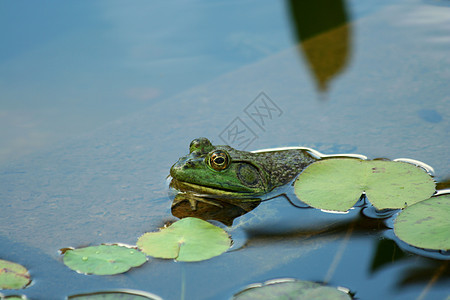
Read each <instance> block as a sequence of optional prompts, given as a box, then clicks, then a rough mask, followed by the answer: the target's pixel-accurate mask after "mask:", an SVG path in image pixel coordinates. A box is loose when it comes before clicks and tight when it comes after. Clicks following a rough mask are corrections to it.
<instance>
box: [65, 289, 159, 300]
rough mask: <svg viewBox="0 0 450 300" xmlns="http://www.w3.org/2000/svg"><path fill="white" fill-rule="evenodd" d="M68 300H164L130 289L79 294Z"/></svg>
mask: <svg viewBox="0 0 450 300" xmlns="http://www.w3.org/2000/svg"><path fill="white" fill-rule="evenodd" d="M68 299H69V300H70V299H76V300H100V299H101V300H145V299H147V300H148V299H150V300H162V298H161V297H159V296H156V295H154V294H151V293H148V292H143V291H135V290H128V289H120V290H115V291H104V292H103V291H102V292H95V293H87V294H78V295H72V296H69V297H68Z"/></svg>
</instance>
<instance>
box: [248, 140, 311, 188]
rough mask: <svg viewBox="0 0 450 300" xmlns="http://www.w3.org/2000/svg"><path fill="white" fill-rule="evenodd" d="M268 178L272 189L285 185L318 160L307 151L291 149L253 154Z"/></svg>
mask: <svg viewBox="0 0 450 300" xmlns="http://www.w3.org/2000/svg"><path fill="white" fill-rule="evenodd" d="M253 155H256V158H257V160H258V161H263V162H264V163H262V166H263V167H264V169H265V172H266V174H267V176H268V181H269V185H270V186H271V189H272V188H275V187H278V186H281V185H284V184H287V183H289V182H290V181H291V180H293V179H294V178H295V177H296V176H297V175H298V174H299V173H300V172H301V171H302V170H303V169H305V168H306V167H307V166H309V165H310V164H312V163H313V162H315V161H316V160H317V159H316V158H315V157H314V156H312V155H311V154H310V153H309V152H308V151H307V150H305V149H289V150H276V151H264V152H256V153H253Z"/></svg>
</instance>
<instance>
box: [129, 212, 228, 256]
mask: <svg viewBox="0 0 450 300" xmlns="http://www.w3.org/2000/svg"><path fill="white" fill-rule="evenodd" d="M230 245H231V240H230V238H229V236H228V234H227V233H226V232H225V231H224V230H223V229H221V228H219V227H217V226H214V225H212V224H210V223H208V222H206V221H203V220H200V219H197V218H192V217H189V218H184V219H181V220H179V221H177V222H175V223H173V224H172V225H170V226H169V227H167V228H164V229H161V230H160V231H159V232H147V233H145V234H144V235H142V236H141V237H140V238H139V240H138V242H137V246H138V247H139V249H141V250H142V251H143V252H144V253H146V254H148V255H150V256H153V257H159V258H168V259H171V258H172V259H176V260H178V261H201V260H206V259H210V258H212V257H214V256H217V255H220V254H222V253H223V252H225V251H227V250H228V248H230Z"/></svg>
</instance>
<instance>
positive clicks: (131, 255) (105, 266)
mask: <svg viewBox="0 0 450 300" xmlns="http://www.w3.org/2000/svg"><path fill="white" fill-rule="evenodd" d="M146 261H147V259H146V257H145V255H144V254H143V253H142V252H140V251H138V250H136V249H133V248H128V247H124V246H118V245H100V246H92V247H86V248H78V249H69V250H67V251H66V252H65V253H64V264H65V265H66V266H68V267H69V268H71V269H72V270H74V271H77V272H79V273H85V274H95V275H113V274H119V273H124V272H126V271H128V270H129V269H130V268H132V267H138V266H140V265H142V264H143V263H145V262H146Z"/></svg>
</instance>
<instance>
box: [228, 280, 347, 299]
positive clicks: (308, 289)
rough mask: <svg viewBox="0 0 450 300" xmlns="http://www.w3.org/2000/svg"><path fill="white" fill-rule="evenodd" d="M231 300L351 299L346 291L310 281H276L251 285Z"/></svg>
mask: <svg viewBox="0 0 450 300" xmlns="http://www.w3.org/2000/svg"><path fill="white" fill-rule="evenodd" d="M343 290H345V291H343ZM233 299H235V300H246V299H248V300H250V299H262V300H264V299H298V300H303V299H305V300H306V299H308V300H309V299H316V300H327V299H335V300H349V299H352V297H351V296H350V295H349V293H348V290H347V289H344V288H333V287H329V286H325V285H322V284H319V283H315V282H311V281H303V280H295V279H277V280H271V281H267V282H265V283H263V284H256V285H251V286H250V287H249V288H246V289H244V290H242V291H241V292H239V293H237V294H235V295H234V296H233Z"/></svg>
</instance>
